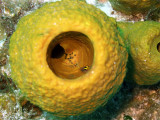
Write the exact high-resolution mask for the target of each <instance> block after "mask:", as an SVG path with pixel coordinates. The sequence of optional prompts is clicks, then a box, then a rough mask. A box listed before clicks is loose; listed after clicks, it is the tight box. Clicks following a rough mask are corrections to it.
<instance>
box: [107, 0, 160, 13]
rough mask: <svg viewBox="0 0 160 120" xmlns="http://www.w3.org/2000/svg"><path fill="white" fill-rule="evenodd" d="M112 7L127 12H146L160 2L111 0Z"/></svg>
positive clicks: (151, 0)
mask: <svg viewBox="0 0 160 120" xmlns="http://www.w3.org/2000/svg"><path fill="white" fill-rule="evenodd" d="M109 1H110V2H111V5H112V7H113V8H114V9H115V10H117V11H120V12H123V13H126V14H137V13H145V12H147V11H148V10H149V9H151V8H154V7H155V5H157V4H160V2H159V1H157V0H109Z"/></svg>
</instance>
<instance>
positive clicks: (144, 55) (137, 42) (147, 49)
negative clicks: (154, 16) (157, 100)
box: [118, 21, 160, 85]
mask: <svg viewBox="0 0 160 120" xmlns="http://www.w3.org/2000/svg"><path fill="white" fill-rule="evenodd" d="M118 25H119V28H120V31H121V33H122V36H124V39H125V41H126V45H127V46H128V48H129V54H130V55H131V59H132V60H133V68H132V69H133V73H132V74H133V77H134V80H135V81H136V83H138V84H140V85H153V84H156V83H158V82H159V81H160V23H158V22H151V21H146V22H136V23H119V24H118Z"/></svg>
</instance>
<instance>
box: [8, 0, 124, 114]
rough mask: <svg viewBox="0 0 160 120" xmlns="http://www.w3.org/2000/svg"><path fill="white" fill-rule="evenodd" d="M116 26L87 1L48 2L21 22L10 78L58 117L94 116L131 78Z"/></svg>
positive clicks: (12, 43) (14, 42)
mask: <svg viewBox="0 0 160 120" xmlns="http://www.w3.org/2000/svg"><path fill="white" fill-rule="evenodd" d="M82 6H83V7H82ZM116 27H117V26H116V21H115V20H114V19H113V18H109V17H107V16H106V15H105V13H103V12H102V11H100V10H99V9H97V8H95V7H94V6H92V5H89V4H86V3H85V2H81V1H68V0H65V1H61V2H55V3H47V4H45V5H44V6H43V7H42V8H40V9H37V10H36V11H34V12H32V13H31V14H29V15H27V16H25V17H23V18H21V19H20V21H19V23H18V25H17V29H16V31H15V32H14V33H13V35H12V37H11V39H10V46H9V54H10V65H11V69H12V71H11V77H12V78H13V80H14V82H15V83H16V84H17V86H18V87H19V88H20V89H21V91H22V93H23V94H24V95H25V96H26V98H27V99H28V100H29V101H30V102H32V103H33V104H35V105H38V106H39V107H41V108H42V109H43V110H47V111H50V112H54V114H55V115H56V116H69V115H80V114H85V113H91V112H93V111H94V110H95V109H97V108H98V107H99V106H102V105H104V104H105V103H106V102H107V101H108V100H109V99H110V98H111V97H112V96H113V95H114V94H115V93H116V92H117V91H118V89H119V88H120V86H121V84H122V82H123V79H124V77H125V74H126V63H127V51H126V49H125V47H124V44H123V41H122V39H121V37H120V35H119V33H118V30H117V28H116ZM97 33H98V34H97Z"/></svg>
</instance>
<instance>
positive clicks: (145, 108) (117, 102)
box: [0, 0, 160, 120]
mask: <svg viewBox="0 0 160 120" xmlns="http://www.w3.org/2000/svg"><path fill="white" fill-rule="evenodd" d="M55 1H58V0H1V1H0V120H28V119H29V120H160V99H159V98H160V83H158V84H156V85H152V86H139V85H137V84H135V83H134V82H133V81H132V80H131V81H124V83H123V85H122V88H121V89H120V91H119V92H118V93H117V94H116V95H115V96H114V97H113V98H112V99H111V100H110V101H109V102H108V103H107V104H106V105H105V106H104V107H101V108H99V109H97V110H96V111H95V112H93V113H91V114H87V115H81V116H69V117H66V118H59V117H55V116H54V114H52V113H49V112H46V111H42V110H41V109H40V108H39V107H37V106H35V105H33V104H31V103H30V102H29V101H27V100H26V99H25V98H24V97H23V95H21V93H20V90H19V89H18V88H17V87H16V85H15V84H14V83H13V82H12V79H11V78H10V65H9V63H8V58H9V54H8V45H9V39H10V36H11V35H12V33H13V32H14V31H15V28H16V24H17V22H18V20H19V19H20V18H21V17H22V16H24V15H27V14H30V13H31V12H32V11H34V10H35V9H38V8H39V7H41V6H42V5H43V3H45V2H55ZM86 1H87V3H89V4H93V5H94V6H96V7H97V8H100V9H101V10H102V11H104V12H105V13H106V14H107V15H108V16H110V17H114V18H115V19H116V20H117V21H128V22H134V21H144V20H154V21H158V22H160V16H159V11H160V10H159V11H158V9H154V10H153V11H150V12H149V13H147V14H137V15H125V14H123V13H120V12H117V11H114V10H113V9H112V7H111V5H110V3H109V2H108V1H107V0H99V1H96V0H86ZM131 67H132V64H131V63H130V64H128V69H130V68H131ZM130 74H131V73H128V74H127V76H126V78H125V79H126V80H127V79H128V78H129V76H130ZM129 79H132V78H129Z"/></svg>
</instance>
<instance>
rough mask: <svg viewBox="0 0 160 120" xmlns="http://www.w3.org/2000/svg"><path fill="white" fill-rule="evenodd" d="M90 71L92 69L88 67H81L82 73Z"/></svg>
mask: <svg viewBox="0 0 160 120" xmlns="http://www.w3.org/2000/svg"><path fill="white" fill-rule="evenodd" d="M89 69H90V67H89V66H88V65H87V66H84V67H81V69H80V70H81V71H82V72H87V71H88V70H89Z"/></svg>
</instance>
